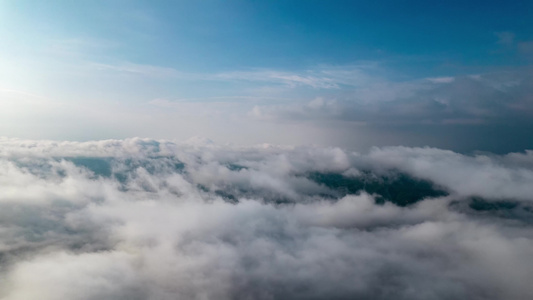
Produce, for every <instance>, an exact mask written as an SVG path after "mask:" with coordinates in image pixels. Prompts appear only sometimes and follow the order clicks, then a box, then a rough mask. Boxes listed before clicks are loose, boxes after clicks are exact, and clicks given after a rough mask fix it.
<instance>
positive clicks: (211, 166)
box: [0, 139, 533, 300]
mask: <svg viewBox="0 0 533 300" xmlns="http://www.w3.org/2000/svg"><path fill="white" fill-rule="evenodd" d="M0 149H1V151H0V165H1V168H0V170H1V171H0V184H1V186H2V193H1V194H0V278H1V280H0V299H6V300H21V299H35V298H39V299H44V300H46V299H176V298H184V299H390V298H392V297H394V298H396V299H452V298H453V299H458V298H469V299H528V298H531V297H532V296H533V289H532V288H531V284H530V283H531V282H530V278H531V270H533V264H532V263H531V260H530V259H529V258H530V257H531V256H532V255H533V250H532V249H533V234H532V230H531V226H532V225H533V224H532V223H531V222H530V221H529V220H531V217H532V215H531V211H532V201H533V198H532V197H531V195H532V194H533V193H532V192H533V190H532V188H531V182H533V164H532V163H531V162H532V161H533V160H532V159H531V153H529V152H526V153H510V154H507V155H503V156H498V155H493V154H477V155H472V156H468V155H462V154H458V153H455V152H452V151H446V150H440V149H435V148H406V147H389V148H374V149H372V150H371V151H370V152H368V153H354V152H348V151H345V150H342V149H339V148H320V147H280V146H274V145H268V144H264V145H258V146H253V147H237V146H221V145H217V144H215V143H212V142H209V141H204V140H201V139H194V140H190V141H188V142H184V143H174V142H170V141H156V140H148V139H128V140H106V141H92V142H84V143H77V142H54V141H31V140H15V139H1V140H0ZM402 199H408V200H409V201H402ZM473 201H474V202H473ZM474 204H475V205H474Z"/></svg>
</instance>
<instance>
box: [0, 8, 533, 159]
mask: <svg viewBox="0 0 533 300" xmlns="http://www.w3.org/2000/svg"><path fill="white" fill-rule="evenodd" d="M532 12H533V2H531V1H509V2H504V1H445V2H444V1H442V2H441V1H439V2H437V1H381V2H379V3H370V2H369V1H365V2H363V1H85V2H81V1H76V2H74V1H46V2H36V1H5V0H4V1H0V18H1V20H2V22H1V23H0V39H1V42H0V43H1V47H0V65H1V66H2V68H1V70H0V100H1V104H0V105H1V106H2V107H0V108H1V109H2V112H0V117H2V120H3V121H0V135H4V136H11V137H24V138H51V139H75V140H87V139H102V138H124V137H129V136H146V137H155V138H168V139H186V138H188V137H190V136H198V135H199V136H204V137H208V138H211V139H213V140H215V141H219V142H234V143H262V142H269V143H282V144H302V143H303V144H308V143H318V144H325V145H339V146H343V147H353V148H358V146H359V147H362V148H364V147H368V146H371V145H389V144H391V145H397V144H405V145H415V146H424V145H429V146H437V147H444V148H453V149H457V150H464V151H471V150H488V151H517V150H522V149H523V148H531V147H533V145H532V144H531V143H530V142H525V140H527V137H528V134H527V133H528V129H530V128H533V126H532V122H531V119H532V117H533V114H532V112H533V108H532V105H531V104H532V103H533V100H532V99H531V97H532V96H531V95H532V94H531V92H532V90H533V88H531V87H530V86H531V83H533V81H532V78H533V72H532V68H531V64H532V62H533V21H532V20H533V16H532V15H533V13H532ZM421 128H423V130H422V129H421ZM495 132H500V134H501V135H502V137H507V138H508V136H509V135H515V134H516V138H514V139H512V141H508V142H498V139H496V138H497V137H499V136H498V135H496V136H495V135H494V133H495ZM520 132H523V133H521V134H519V133H520ZM491 133H492V134H491ZM462 135H466V136H464V137H462ZM461 140H462V141H464V142H460V141H461ZM465 143H466V144H468V146H466V144H465ZM509 145H513V146H512V147H511V146H509Z"/></svg>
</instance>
